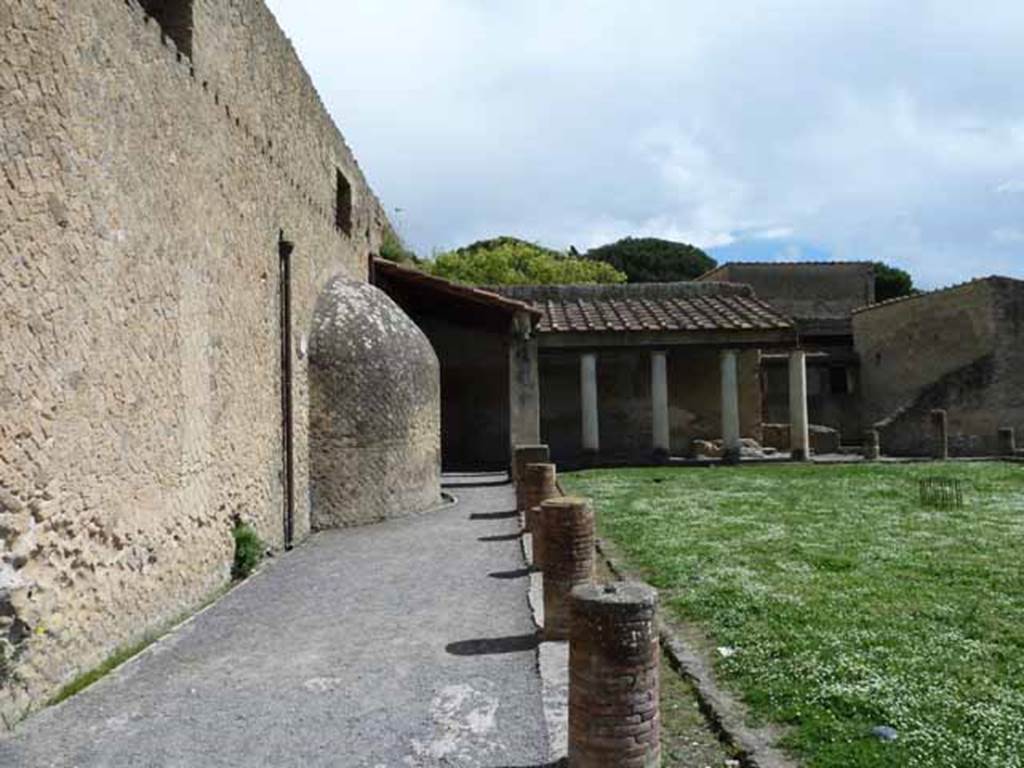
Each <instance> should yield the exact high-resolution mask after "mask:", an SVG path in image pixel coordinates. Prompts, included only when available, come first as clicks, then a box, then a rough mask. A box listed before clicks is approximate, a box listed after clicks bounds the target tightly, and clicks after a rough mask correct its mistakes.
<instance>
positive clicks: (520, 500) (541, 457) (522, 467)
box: [512, 445, 551, 512]
mask: <svg viewBox="0 0 1024 768" xmlns="http://www.w3.org/2000/svg"><path fill="white" fill-rule="evenodd" d="M549 461H551V451H550V450H549V449H548V447H547V446H546V445H517V446H516V447H515V448H514V449H513V450H512V483H513V484H514V485H515V489H516V509H517V510H519V511H520V512H525V511H526V507H525V506H524V505H525V504H526V499H525V492H524V491H525V489H524V487H523V479H524V475H525V474H526V465H527V464H534V463H541V464H543V463H546V462H549Z"/></svg>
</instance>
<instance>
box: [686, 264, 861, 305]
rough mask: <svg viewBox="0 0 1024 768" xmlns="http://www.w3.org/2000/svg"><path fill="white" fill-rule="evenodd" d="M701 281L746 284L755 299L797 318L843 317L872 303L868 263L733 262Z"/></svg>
mask: <svg viewBox="0 0 1024 768" xmlns="http://www.w3.org/2000/svg"><path fill="white" fill-rule="evenodd" d="M701 279H702V280H705V279H706V280H716V281H717V280H724V281H728V282H733V283H745V284H747V285H750V286H752V287H753V289H754V293H755V295H756V296H757V297H758V298H759V299H763V300H764V301H767V302H768V303H770V304H771V305H772V306H774V307H775V308H777V309H778V310H779V311H781V312H782V313H784V314H786V315H788V316H789V317H793V318H798V319H810V318H829V317H847V316H849V314H850V312H852V311H853V310H854V309H857V308H859V307H863V306H866V305H868V304H871V303H873V302H874V300H875V272H874V267H872V265H871V264H870V263H869V262H818V263H815V262H804V263H793V264H781V263H740V262H734V263H730V264H726V265H724V266H722V267H721V268H719V269H717V270H714V271H712V272H710V273H708V274H707V275H705V276H704V277H702V278H701Z"/></svg>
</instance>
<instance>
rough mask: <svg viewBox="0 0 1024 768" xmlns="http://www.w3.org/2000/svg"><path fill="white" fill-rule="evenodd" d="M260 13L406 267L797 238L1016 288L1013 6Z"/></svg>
mask: <svg viewBox="0 0 1024 768" xmlns="http://www.w3.org/2000/svg"><path fill="white" fill-rule="evenodd" d="M270 4H271V6H272V7H273V8H274V10H275V11H276V12H277V13H278V15H279V17H280V19H281V21H282V22H283V25H284V26H285V28H286V29H287V30H288V31H289V32H290V33H291V34H292V35H294V37H295V38H296V44H297V47H298V48H299V51H300V53H301V54H302V55H303V57H304V59H305V61H306V63H307V66H309V68H310V69H311V71H312V74H313V77H314V80H315V82H316V83H317V85H318V87H319V88H320V89H321V91H322V93H323V95H324V99H325V102H326V103H327V104H328V107H329V108H330V109H331V110H332V112H333V113H334V114H335V116H336V118H337V120H338V122H339V125H340V126H341V128H342V130H343V131H344V132H345V133H346V136H347V138H348V139H349V141H350V143H351V144H352V145H353V147H354V148H355V150H356V153H357V155H358V156H359V158H360V161H361V165H362V166H363V168H364V169H365V170H366V172H367V174H368V176H369V177H370V180H371V182H372V183H373V184H374V186H375V188H376V189H377V191H378V193H379V194H380V195H381V197H382V198H383V200H384V201H385V203H386V204H387V205H388V206H389V207H395V206H400V207H402V208H403V209H405V211H406V212H405V214H403V217H402V222H401V225H402V227H403V231H404V232H405V234H406V235H407V236H408V237H409V239H410V240H411V241H412V242H413V244H414V245H415V246H416V247H417V248H418V249H419V250H421V251H423V252H430V251H431V250H432V249H434V248H437V247H449V246H453V245H458V244H460V243H463V242H465V241H467V240H469V239H473V238H475V237H480V236H489V235H494V234H499V233H510V234H519V235H521V236H524V237H528V238H532V239H537V240H541V241H544V242H548V243H550V244H552V245H556V246H560V247H564V246H566V245H568V244H570V243H574V244H576V245H577V247H585V246H588V245H592V244H597V243H599V242H601V241H604V240H610V239H615V238H617V237H619V236H624V235H627V234H632V235H638V236H642V235H655V236H662V237H673V238H678V239H684V240H688V241H691V242H694V243H696V244H698V245H702V246H705V247H711V246H714V245H722V244H728V243H730V242H733V241H736V240H744V239H750V240H772V241H778V242H779V245H780V249H784V248H785V247H786V246H787V245H789V244H788V243H787V242H786V241H787V240H795V239H796V237H797V233H798V235H799V240H800V242H801V243H803V242H808V243H814V244H815V250H817V249H818V248H821V249H825V250H827V251H829V252H831V253H832V254H834V255H835V256H836V257H838V258H870V259H876V258H877V259H882V260H886V261H892V262H895V263H897V264H899V265H901V266H904V267H907V268H910V269H911V270H913V271H914V272H915V274H916V276H917V277H918V278H919V281H920V282H922V283H923V284H924V285H926V286H927V285H938V284H942V283H944V282H954V281H958V280H962V279H965V278H967V277H970V276H971V275H974V274H988V273H990V272H993V271H1002V272H1004V273H1008V274H1014V275H1017V276H1021V277H1024V257H1022V256H1024V250H1022V249H1024V245H1022V244H1021V243H1020V242H1019V241H1018V240H1016V239H1014V238H1013V237H1008V236H1007V233H1008V232H1009V231H1010V230H1011V229H1012V228H1013V226H1015V225H1014V224H1013V223H1014V222H1020V221H1024V198H1022V196H1021V193H1022V192H1024V107H1022V106H1021V105H1022V104H1024V78H1021V77H1020V58H1019V40H1020V39H1021V37H1022V36H1024V3H1019V2H1016V1H1015V0H1013V1H1011V0H1001V1H1000V0H992V1H991V2H988V3H985V4H984V7H983V8H973V7H971V8H967V7H965V6H964V5H963V3H962V2H954V1H953V0H928V1H927V2H925V3H910V4H893V3H891V2H889V1H888V0H830V2H827V3H823V2H820V0H695V1H694V2H688V3H678V2H675V0H637V2H634V3H629V4H626V3H611V2H607V3H593V2H587V1H586V0H561V1H560V2H555V3H552V2H548V1H547V0H523V1H522V2H515V3H513V2H511V0H496V2H493V3H492V2H488V3H483V2H471V1H470V0H401V1H400V2H399V1H394V0H393V1H391V2H380V1H379V0H377V1H372V0H353V1H352V2H347V3H345V4H343V5H342V4H334V3H329V2H326V0H271V2H270ZM1007 222H1010V224H1008V223H1007ZM999 233H1001V234H999Z"/></svg>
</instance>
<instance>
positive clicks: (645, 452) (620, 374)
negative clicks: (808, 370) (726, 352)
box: [540, 347, 761, 463]
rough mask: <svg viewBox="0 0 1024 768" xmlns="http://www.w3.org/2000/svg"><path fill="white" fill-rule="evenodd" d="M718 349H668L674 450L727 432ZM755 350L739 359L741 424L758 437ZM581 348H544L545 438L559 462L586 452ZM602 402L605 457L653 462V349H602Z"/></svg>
mask: <svg viewBox="0 0 1024 768" xmlns="http://www.w3.org/2000/svg"><path fill="white" fill-rule="evenodd" d="M720 354H721V353H720V351H719V350H717V349H701V348H696V347H695V348H692V349H684V348H672V349H671V350H670V351H669V354H668V392H669V424H670V436H671V446H672V448H671V453H672V455H674V456H689V455H690V454H691V448H692V443H693V440H695V439H702V440H709V439H717V438H719V437H721V435H722V423H721V419H722V416H721V413H722V405H721V398H722V391H721V365H720V362H719V361H720ZM758 359H759V358H758V353H757V351H755V350H747V351H744V352H742V353H741V354H740V357H739V380H740V430H741V433H742V435H743V436H744V437H752V438H755V439H760V425H761V390H760V384H759V372H758V368H759V364H758ZM579 377H580V362H579V352H576V351H561V350H543V349H542V350H541V353H540V384H541V397H540V403H541V438H542V440H543V441H544V442H545V443H547V444H548V445H550V446H551V456H552V459H553V460H554V461H556V462H569V463H572V462H574V461H577V460H578V459H579V457H580V456H581V454H582V436H581V429H582V427H581V418H582V417H581V414H580V378H579ZM597 401H598V424H599V428H600V442H601V456H602V457H604V458H605V459H608V460H618V461H649V460H650V459H651V458H652V455H653V437H652V416H651V413H652V405H651V357H650V350H648V349H643V348H640V349H632V350H602V351H599V352H598V354H597Z"/></svg>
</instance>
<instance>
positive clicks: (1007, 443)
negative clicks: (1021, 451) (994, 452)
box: [999, 427, 1017, 456]
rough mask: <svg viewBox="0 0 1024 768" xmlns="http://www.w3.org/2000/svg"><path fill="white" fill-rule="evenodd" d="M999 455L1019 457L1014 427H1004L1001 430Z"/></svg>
mask: <svg viewBox="0 0 1024 768" xmlns="http://www.w3.org/2000/svg"><path fill="white" fill-rule="evenodd" d="M999 455H1000V456H1016V455H1017V433H1016V432H1015V431H1014V429H1013V427H1002V428H1001V429H1000V430H999Z"/></svg>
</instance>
